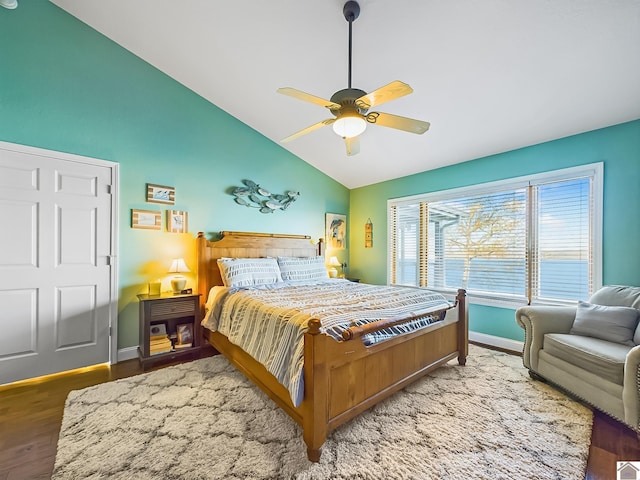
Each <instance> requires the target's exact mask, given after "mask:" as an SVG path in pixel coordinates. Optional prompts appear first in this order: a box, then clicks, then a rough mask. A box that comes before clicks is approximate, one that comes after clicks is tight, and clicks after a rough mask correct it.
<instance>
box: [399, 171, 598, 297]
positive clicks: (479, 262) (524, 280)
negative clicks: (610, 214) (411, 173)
mask: <svg viewBox="0 0 640 480" xmlns="http://www.w3.org/2000/svg"><path fill="white" fill-rule="evenodd" d="M602 171H603V168H602V164H593V165H586V166H583V167H575V168H570V169H565V170H560V171H555V172H549V173H545V174H539V175H535V176H532V177H527V178H520V179H513V180H508V181H501V182H493V183H490V184H483V185H477V186H473V187H465V188H459V189H455V190H448V191H442V192H435V193H429V194H424V195H416V196H413V197H408V198H399V199H393V200H389V202H388V219H389V230H388V231H389V237H390V238H389V242H388V245H389V252H388V253H389V254H388V257H389V269H388V271H389V283H394V284H402V285H416V286H424V287H429V288H432V289H434V290H440V291H444V292H451V291H455V289H457V288H465V289H466V290H467V292H468V294H469V296H470V297H471V298H472V300H476V301H479V303H487V304H489V305H495V304H500V303H504V302H508V303H510V304H512V303H517V304H521V303H524V302H526V303H536V302H537V303H565V302H575V301H577V300H586V299H587V298H588V297H589V296H590V295H591V293H592V292H593V291H594V289H596V288H598V287H599V286H600V284H601V268H600V259H601V253H600V252H601V240H600V239H601V237H602V234H601V231H602V222H601V218H602V214H601V212H602V186H601V184H602Z"/></svg>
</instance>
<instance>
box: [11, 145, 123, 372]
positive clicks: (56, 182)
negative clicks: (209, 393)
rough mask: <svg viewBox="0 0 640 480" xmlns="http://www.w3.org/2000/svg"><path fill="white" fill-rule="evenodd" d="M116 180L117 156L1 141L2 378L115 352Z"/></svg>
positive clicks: (100, 360) (93, 361)
mask: <svg viewBox="0 0 640 480" xmlns="http://www.w3.org/2000/svg"><path fill="white" fill-rule="evenodd" d="M117 179H118V170H117V164H115V163H112V162H106V161H102V160H94V159H89V158H85V157H77V156H75V155H68V154H63V153H58V152H51V151H47V150H41V149H35V148H31V147H23V146H19V145H12V144H7V143H0V212H1V216H0V219H1V220H0V384H4V383H8V382H13V381H16V380H22V379H26V378H31V377H36V376H40V375H46V374H49V373H55V372H61V371H65V370H70V369H75V368H79V367H85V366H89V365H95V364H98V363H105V362H109V361H110V360H112V358H113V355H114V354H115V352H116V349H115V342H112V339H111V336H110V335H111V334H112V333H113V334H115V324H116V319H117V306H116V305H117V288H116V286H117V283H116V280H115V279H116V265H115V239H116V238H117V236H116V228H117V224H116V221H115V220H116V219H115V212H116V211H117V209H116V208H115V206H116V196H115V189H116V187H117ZM113 360H114V361H115V358H113Z"/></svg>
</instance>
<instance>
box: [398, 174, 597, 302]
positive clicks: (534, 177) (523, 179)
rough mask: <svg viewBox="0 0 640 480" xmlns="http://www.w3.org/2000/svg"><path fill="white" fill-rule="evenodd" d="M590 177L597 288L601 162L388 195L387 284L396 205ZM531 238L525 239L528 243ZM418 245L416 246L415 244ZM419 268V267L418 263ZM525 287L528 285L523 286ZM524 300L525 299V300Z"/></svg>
mask: <svg viewBox="0 0 640 480" xmlns="http://www.w3.org/2000/svg"><path fill="white" fill-rule="evenodd" d="M585 177H590V178H591V179H592V182H591V189H592V197H591V200H592V205H593V213H592V220H593V221H592V223H591V229H590V230H591V231H590V235H591V240H592V265H591V268H592V269H593V278H592V289H593V291H596V290H597V289H599V288H600V287H602V235H603V225H602V223H603V201H604V195H603V194H604V189H603V184H604V164H603V162H597V163H590V164H585V165H578V166H575V167H568V168H563V169H559V170H552V171H547V172H540V173H535V174H531V175H525V176H520V177H513V178H508V179H504V180H498V181H492V182H486V183H481V184H475V185H469V186H466V187H457V188H452V189H447V190H439V191H434V192H428V193H422V194H417V195H411V196H406V197H398V198H390V199H388V200H387V284H391V274H392V266H393V265H392V263H393V259H392V253H393V251H394V245H393V243H392V242H393V235H394V233H393V231H392V229H393V219H392V215H391V211H392V207H393V206H398V205H410V204H415V203H417V202H437V201H445V200H452V199H456V198H461V197H470V196H475V195H489V194H494V193H499V192H503V191H505V190H510V189H513V190H515V189H519V188H528V187H530V186H538V185H541V184H546V183H552V182H560V181H567V180H574V179H578V178H585ZM531 221H532V218H531V216H530V212H529V211H527V216H526V222H527V223H530V222H531ZM530 241H531V240H530V239H529V238H527V239H526V242H527V243H529V242H530ZM417 247H419V246H417ZM418 268H420V266H419V265H418ZM525 287H526V288H528V285H525ZM426 288H429V289H432V290H434V291H439V292H441V293H444V294H447V295H449V294H452V293H455V292H453V291H452V290H451V289H443V288H434V287H430V286H429V287H426ZM467 295H468V300H469V302H470V303H474V304H477V305H486V306H492V307H506V308H514V307H518V306H520V305H522V304H523V302H522V301H519V300H516V299H513V298H509V297H508V296H507V295H504V296H501V295H500V294H496V295H495V296H493V295H491V296H489V295H487V296H484V295H482V296H480V295H474V294H473V293H469V292H468V293H467ZM524 303H526V301H525V302H524ZM576 303H577V301H569V300H567V301H563V300H551V299H545V300H539V299H533V300H532V302H531V304H533V305H575V304H576Z"/></svg>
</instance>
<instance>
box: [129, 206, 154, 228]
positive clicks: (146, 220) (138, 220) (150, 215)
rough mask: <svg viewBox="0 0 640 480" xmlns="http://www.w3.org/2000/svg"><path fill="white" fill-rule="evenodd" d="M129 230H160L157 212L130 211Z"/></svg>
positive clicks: (133, 209) (135, 209)
mask: <svg viewBox="0 0 640 480" xmlns="http://www.w3.org/2000/svg"><path fill="white" fill-rule="evenodd" d="M131 228H142V229H145V230H160V229H161V228H162V218H161V215H160V211H159V210H139V209H137V208H132V209H131Z"/></svg>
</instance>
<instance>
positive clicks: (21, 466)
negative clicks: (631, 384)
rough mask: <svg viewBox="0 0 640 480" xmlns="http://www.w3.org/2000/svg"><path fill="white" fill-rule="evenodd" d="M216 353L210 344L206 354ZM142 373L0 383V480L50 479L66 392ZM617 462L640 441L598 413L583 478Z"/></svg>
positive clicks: (108, 371)
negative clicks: (8, 384)
mask: <svg viewBox="0 0 640 480" xmlns="http://www.w3.org/2000/svg"><path fill="white" fill-rule="evenodd" d="M213 354H214V351H213V349H211V348H206V349H204V350H203V353H202V356H210V355H213ZM164 366H166V365H162V366H159V367H156V368H163V367H164ZM139 373H142V369H141V368H140V364H139V362H138V360H128V361H125V362H121V363H118V364H116V365H113V366H111V367H110V368H109V367H100V368H97V369H93V370H88V371H81V372H76V373H73V374H61V375H57V376H53V377H49V378H47V379H45V380H42V381H39V382H26V383H22V384H18V385H15V386H5V387H0V480H27V479H48V478H50V477H51V472H52V471H53V465H54V462H55V455H56V444H57V441H58V434H59V432H60V425H61V422H62V412H63V410H64V403H65V400H66V398H67V395H68V393H69V392H70V391H71V390H78V389H81V388H85V387H88V386H91V385H97V384H99V383H104V382H108V381H111V380H116V379H118V378H125V377H129V376H131V375H137V374H139ZM617 461H640V440H639V438H638V436H637V435H636V433H635V432H633V431H632V430H631V429H629V428H627V427H625V426H624V425H622V424H620V423H618V422H616V421H615V420H613V419H611V418H609V417H608V416H607V415H604V414H602V413H599V412H595V414H594V422H593V433H592V437H591V446H590V449H589V460H588V463H587V472H586V477H585V478H586V479H587V480H612V479H615V478H616V462H617Z"/></svg>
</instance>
